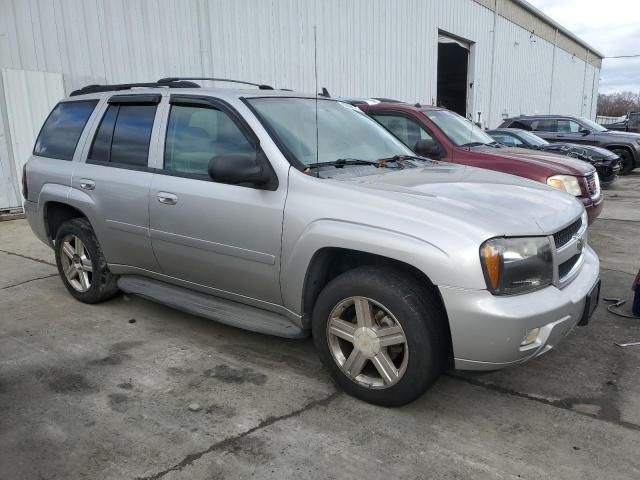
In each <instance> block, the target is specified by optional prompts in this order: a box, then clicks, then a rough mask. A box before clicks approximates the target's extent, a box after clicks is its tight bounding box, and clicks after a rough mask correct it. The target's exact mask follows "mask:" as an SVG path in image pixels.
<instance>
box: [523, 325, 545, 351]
mask: <svg viewBox="0 0 640 480" xmlns="http://www.w3.org/2000/svg"><path fill="white" fill-rule="evenodd" d="M539 333H540V329H539V328H532V329H531V330H529V331H528V332H527V333H525V335H524V337H523V338H522V341H521V342H520V346H521V347H524V346H525V345H530V344H532V343H533V342H535V341H536V339H537V338H538V334H539Z"/></svg>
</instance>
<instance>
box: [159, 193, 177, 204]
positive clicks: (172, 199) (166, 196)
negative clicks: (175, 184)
mask: <svg viewBox="0 0 640 480" xmlns="http://www.w3.org/2000/svg"><path fill="white" fill-rule="evenodd" d="M156 196H157V197H158V201H159V202H160V203H162V204H164V205H175V204H176V203H178V197H177V196H176V195H174V194H173V193H168V192H158V193H157V195H156Z"/></svg>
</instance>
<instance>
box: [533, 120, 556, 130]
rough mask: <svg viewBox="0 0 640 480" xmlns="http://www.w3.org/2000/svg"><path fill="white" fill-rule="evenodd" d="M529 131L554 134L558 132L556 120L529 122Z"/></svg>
mask: <svg viewBox="0 0 640 480" xmlns="http://www.w3.org/2000/svg"><path fill="white" fill-rule="evenodd" d="M531 130H533V131H535V132H556V131H557V130H558V122H557V120H548V119H544V120H534V121H533V122H531Z"/></svg>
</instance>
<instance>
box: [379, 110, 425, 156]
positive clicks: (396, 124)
mask: <svg viewBox="0 0 640 480" xmlns="http://www.w3.org/2000/svg"><path fill="white" fill-rule="evenodd" d="M373 118H375V119H376V120H377V121H378V122H380V123H381V124H382V125H384V127H385V128H387V130H389V131H390V132H391V133H393V134H394V135H395V136H396V137H398V138H399V139H400V140H401V141H402V143H404V144H405V145H406V146H407V147H409V148H414V147H415V145H416V143H417V142H419V141H420V140H432V138H431V135H429V134H428V133H427V131H426V130H425V129H424V128H422V127H421V126H420V125H419V124H418V122H415V121H413V120H410V119H408V118H407V117H404V116H401V115H373Z"/></svg>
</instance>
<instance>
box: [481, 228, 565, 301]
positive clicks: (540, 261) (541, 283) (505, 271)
mask: <svg viewBox="0 0 640 480" xmlns="http://www.w3.org/2000/svg"><path fill="white" fill-rule="evenodd" d="M480 261H481V263H482V269H483V271H484V278H485V280H486V282H487V288H488V289H489V291H490V292H491V293H493V294H494V295H515V294H517V293H524V292H526V291H529V290H535V289H538V288H542V287H545V286H547V285H550V284H551V281H552V279H553V259H552V255H551V244H550V243H549V239H548V238H547V237H522V238H492V239H491V240H487V241H486V242H484V243H483V244H482V246H481V247H480Z"/></svg>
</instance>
